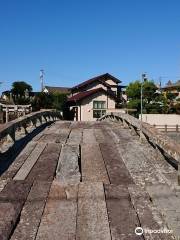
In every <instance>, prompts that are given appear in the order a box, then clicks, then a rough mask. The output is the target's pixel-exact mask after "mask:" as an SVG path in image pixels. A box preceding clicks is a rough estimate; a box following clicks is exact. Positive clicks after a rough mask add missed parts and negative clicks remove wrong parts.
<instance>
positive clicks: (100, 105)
mask: <svg viewBox="0 0 180 240" xmlns="http://www.w3.org/2000/svg"><path fill="white" fill-rule="evenodd" d="M105 108H106V101H93V109H105Z"/></svg>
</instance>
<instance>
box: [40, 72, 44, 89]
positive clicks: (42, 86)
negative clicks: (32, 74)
mask: <svg viewBox="0 0 180 240" xmlns="http://www.w3.org/2000/svg"><path fill="white" fill-rule="evenodd" d="M40 82H41V91H43V90H44V70H43V69H41V70H40Z"/></svg>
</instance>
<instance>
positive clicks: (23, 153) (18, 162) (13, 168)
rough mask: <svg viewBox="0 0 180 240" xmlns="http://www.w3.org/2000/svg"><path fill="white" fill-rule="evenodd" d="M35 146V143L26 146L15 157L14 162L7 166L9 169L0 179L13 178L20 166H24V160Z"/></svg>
mask: <svg viewBox="0 0 180 240" xmlns="http://www.w3.org/2000/svg"><path fill="white" fill-rule="evenodd" d="M35 146H36V143H35V142H30V143H28V144H27V146H26V147H25V148H24V149H23V150H22V151H21V153H20V154H19V155H18V156H17V157H16V159H15V160H14V162H13V163H12V164H11V165H10V166H9V168H8V169H7V170H6V171H5V172H4V173H3V174H2V175H1V177H0V179H9V178H13V177H14V176H15V174H16V173H17V172H18V170H19V169H20V168H21V166H22V165H23V164H24V162H25V161H26V159H27V158H28V157H29V155H30V154H31V153H32V151H33V150H34V148H35Z"/></svg>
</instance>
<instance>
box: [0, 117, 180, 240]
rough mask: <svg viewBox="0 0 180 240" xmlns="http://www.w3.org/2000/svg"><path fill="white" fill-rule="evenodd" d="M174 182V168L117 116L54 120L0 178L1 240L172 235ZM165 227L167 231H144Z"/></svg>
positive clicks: (178, 226) (178, 216)
mask: <svg viewBox="0 0 180 240" xmlns="http://www.w3.org/2000/svg"><path fill="white" fill-rule="evenodd" d="M175 182H176V170H175V169H174V168H173V167H171V166H170V165H169V164H168V163H167V162H166V161H165V159H164V158H163V157H162V156H161V155H160V154H158V152H157V151H156V150H155V149H153V148H152V146H150V145H149V144H147V143H140V141H139V139H138V137H137V136H134V135H133V134H132V133H131V132H130V130H129V129H125V128H124V127H123V126H122V125H120V124H119V123H118V124H117V123H113V122H89V123H87V122H62V121H57V122H56V123H54V124H52V125H51V126H49V127H47V128H46V129H45V130H43V131H42V132H41V133H39V134H38V135H37V136H36V137H34V138H33V139H32V141H30V142H29V143H28V144H27V146H26V147H25V148H24V149H23V151H22V152H21V153H20V154H19V155H18V156H17V157H16V159H15V161H14V162H13V163H12V164H11V165H10V166H9V168H8V169H7V170H6V171H5V172H4V173H3V174H2V175H1V177H0V209H1V210H0V240H5V239H11V240H21V239H22V240H32V239H37V240H56V239H58V240H75V239H76V240H110V239H112V240H118V239H120V240H121V239H122V240H136V239H154V240H158V239H167V240H168V239H174V237H173V235H174V236H176V237H177V236H180V204H179V197H180V195H179V192H178V191H177V189H176V187H175ZM136 227H142V228H143V229H144V233H143V235H141V236H138V235H136V234H135V228H136ZM164 228H168V229H169V230H172V231H173V232H172V234H171V233H152V232H148V231H146V230H147V229H150V230H159V229H161V230H163V229H164Z"/></svg>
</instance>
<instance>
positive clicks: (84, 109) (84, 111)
mask: <svg viewBox="0 0 180 240" xmlns="http://www.w3.org/2000/svg"><path fill="white" fill-rule="evenodd" d="M93 101H106V104H107V96H106V95H105V94H104V93H103V92H99V93H96V94H93V95H92V96H90V97H88V98H86V99H84V100H83V101H82V102H81V121H95V120H96V119H95V118H93ZM106 108H107V105H106ZM108 108H110V109H115V100H114V99H112V98H110V97H109V96H108ZM79 120H80V119H79Z"/></svg>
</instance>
